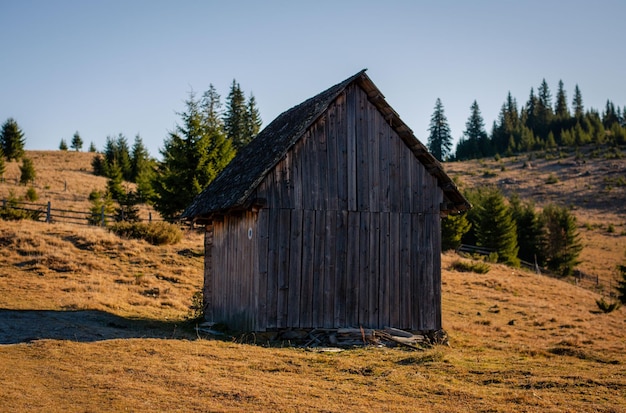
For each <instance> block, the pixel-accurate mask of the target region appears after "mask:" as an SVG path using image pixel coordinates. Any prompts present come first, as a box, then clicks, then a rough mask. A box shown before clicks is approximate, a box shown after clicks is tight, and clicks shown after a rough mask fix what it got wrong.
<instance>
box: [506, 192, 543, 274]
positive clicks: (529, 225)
mask: <svg viewBox="0 0 626 413" xmlns="http://www.w3.org/2000/svg"><path fill="white" fill-rule="evenodd" d="M509 202H510V208H511V216H512V218H513V220H514V221H515V225H516V226H517V245H518V246H519V252H518V254H517V255H518V257H519V258H520V259H522V260H524V261H528V262H531V263H535V262H536V263H537V264H538V265H540V266H543V265H544V264H545V257H544V253H543V240H544V236H545V234H544V229H543V221H542V220H541V216H540V215H539V214H538V213H537V212H535V205H534V204H533V203H532V202H530V201H529V202H523V201H522V200H521V199H520V197H519V195H517V194H513V196H512V197H511V198H510V200H509Z"/></svg>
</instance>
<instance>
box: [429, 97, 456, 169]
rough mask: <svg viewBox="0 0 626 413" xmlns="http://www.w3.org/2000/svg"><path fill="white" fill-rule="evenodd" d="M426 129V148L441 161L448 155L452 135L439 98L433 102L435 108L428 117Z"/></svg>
mask: <svg viewBox="0 0 626 413" xmlns="http://www.w3.org/2000/svg"><path fill="white" fill-rule="evenodd" d="M428 131H429V135H428V150H429V151H430V153H431V154H432V155H433V156H434V157H435V158H436V159H437V160H439V161H443V160H444V159H446V158H447V157H448V154H449V153H450V149H451V148H452V135H451V133H450V127H449V126H448V119H447V118H446V115H445V114H444V109H443V104H442V103H441V99H439V98H437V101H436V102H435V110H434V112H433V115H432V116H431V118H430V127H429V128H428Z"/></svg>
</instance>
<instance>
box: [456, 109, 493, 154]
mask: <svg viewBox="0 0 626 413" xmlns="http://www.w3.org/2000/svg"><path fill="white" fill-rule="evenodd" d="M470 111H471V113H470V117H469V118H468V120H467V122H466V123H465V131H464V132H463V137H462V138H461V140H460V141H459V144H458V145H457V147H456V159H457V160H463V159H475V158H483V157H486V156H488V155H489V152H491V151H490V148H489V147H490V143H489V137H488V136H487V132H486V131H485V122H484V121H483V117H482V115H481V114H480V108H479V107H478V103H477V102H476V101H474V103H472V106H471V107H470Z"/></svg>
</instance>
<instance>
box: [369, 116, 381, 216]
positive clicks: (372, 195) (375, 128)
mask: <svg viewBox="0 0 626 413" xmlns="http://www.w3.org/2000/svg"><path fill="white" fill-rule="evenodd" d="M367 120H368V131H367V136H368V140H369V144H368V156H369V161H368V168H369V169H368V172H369V210H370V211H372V212H379V211H380V198H381V196H380V142H379V140H380V137H381V136H380V131H379V127H380V120H381V115H380V113H379V112H378V109H376V107H374V105H372V104H369V105H368V118H367Z"/></svg>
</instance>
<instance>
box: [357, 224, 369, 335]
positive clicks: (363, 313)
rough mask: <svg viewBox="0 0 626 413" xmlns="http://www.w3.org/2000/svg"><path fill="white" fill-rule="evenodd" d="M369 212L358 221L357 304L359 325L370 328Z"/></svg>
mask: <svg viewBox="0 0 626 413" xmlns="http://www.w3.org/2000/svg"><path fill="white" fill-rule="evenodd" d="M370 215H371V213H370V212H361V213H360V220H359V249H358V251H359V273H358V278H359V292H358V303H359V319H358V323H359V325H362V326H363V327H371V326H370V315H369V297H368V288H369V280H368V278H369V276H370V257H369V255H370V253H369V250H368V248H369V243H370Z"/></svg>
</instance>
